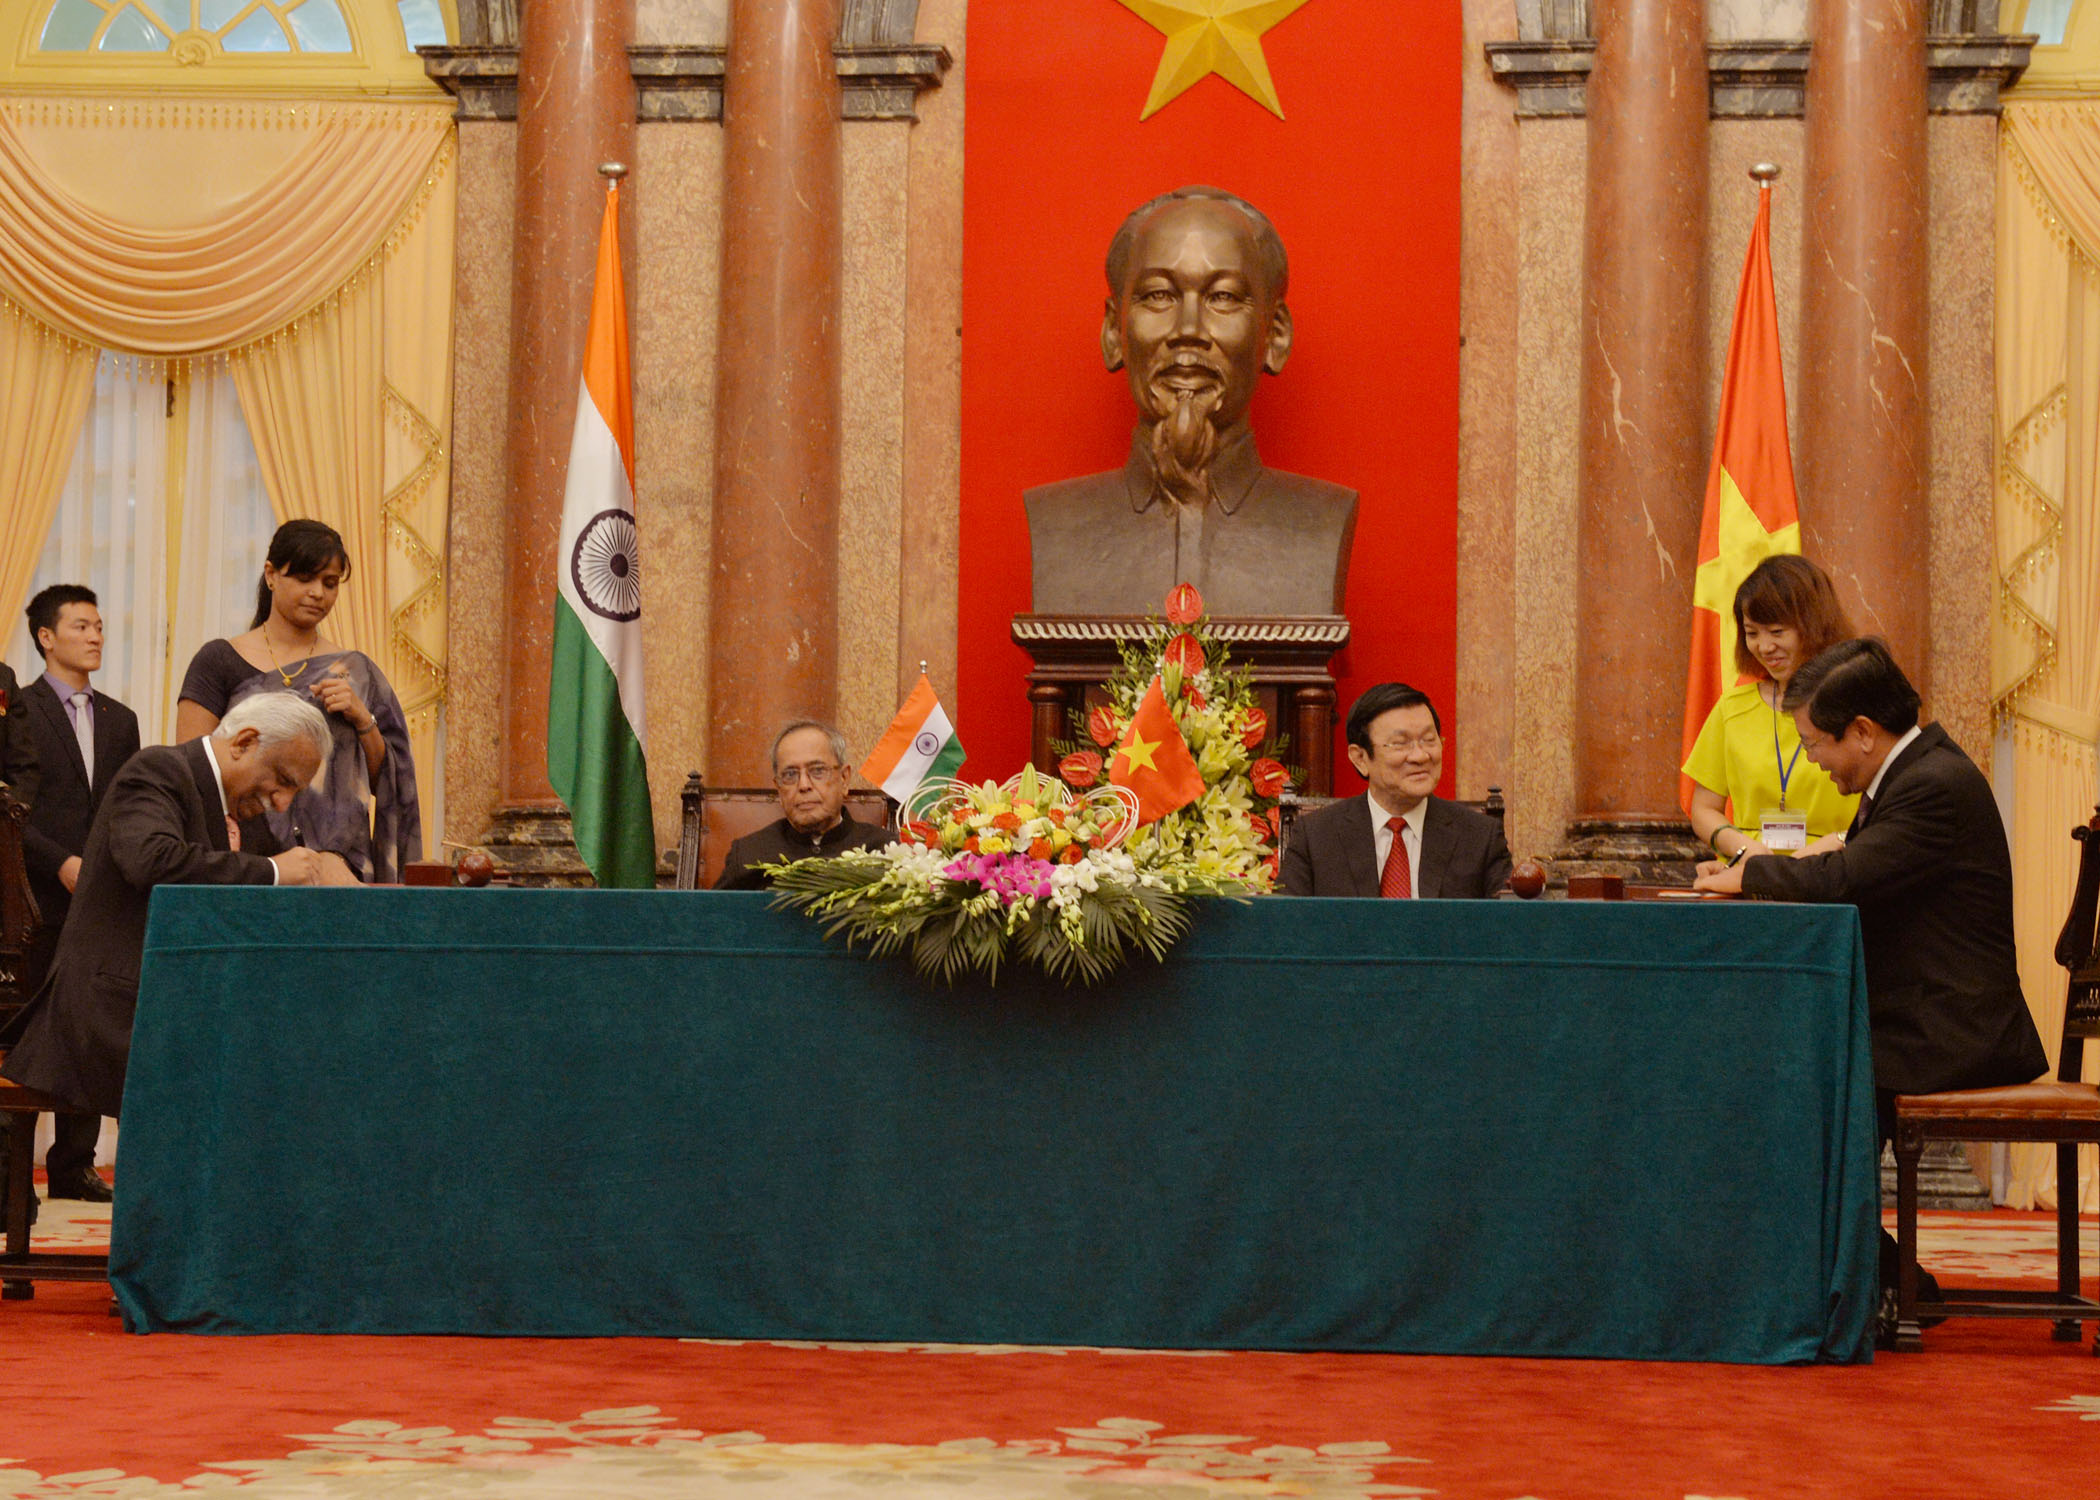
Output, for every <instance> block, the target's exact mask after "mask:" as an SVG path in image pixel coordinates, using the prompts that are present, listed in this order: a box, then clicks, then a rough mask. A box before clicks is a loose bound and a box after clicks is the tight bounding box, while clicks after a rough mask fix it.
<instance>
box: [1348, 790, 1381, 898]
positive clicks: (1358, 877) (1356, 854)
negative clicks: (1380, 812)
mask: <svg viewBox="0 0 2100 1500" xmlns="http://www.w3.org/2000/svg"><path fill="white" fill-rule="evenodd" d="M1350 806H1351V807H1352V808H1353V809H1354V810H1355V813H1356V816H1355V818H1354V819H1353V820H1352V822H1351V824H1350V827H1349V829H1348V834H1349V837H1348V840H1347V843H1346V844H1345V846H1344V847H1345V849H1346V851H1347V854H1348V858H1349V884H1350V886H1351V887H1353V888H1354V890H1355V892H1356V894H1357V895H1359V896H1375V895H1377V894H1378V837H1377V834H1376V833H1375V832H1373V830H1372V827H1371V802H1370V799H1369V798H1368V797H1352V798H1351V799H1350Z"/></svg>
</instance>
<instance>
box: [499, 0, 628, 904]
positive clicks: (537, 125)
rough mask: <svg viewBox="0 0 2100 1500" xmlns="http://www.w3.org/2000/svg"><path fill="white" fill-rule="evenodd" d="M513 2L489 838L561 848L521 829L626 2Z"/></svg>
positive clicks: (536, 809) (541, 774)
mask: <svg viewBox="0 0 2100 1500" xmlns="http://www.w3.org/2000/svg"><path fill="white" fill-rule="evenodd" d="M521 10H522V11H523V15H522V17H521V25H522V27H523V35H522V36H521V37H520V39H519V47H518V148H517V151H518V156H517V163H518V165H517V198H516V210H515V217H514V220H513V223H514V226H515V227H514V229H513V232H512V237H511V300H510V306H511V315H510V326H511V348H510V413H509V420H508V431H507V447H508V453H507V457H508V477H509V483H510V497H509V507H508V511H507V517H506V519H507V525H506V533H507V535H506V543H507V550H508V556H507V562H506V578H507V584H508V586H507V590H506V594H505V600H504V616H505V627H504V695H503V725H504V734H503V777H502V793H501V801H500V804H499V806H498V810H497V814H496V822H497V827H496V829H495V830H494V836H493V837H492V839H491V843H493V844H498V845H508V844H511V843H513V842H517V841H521V840H522V841H523V843H525V844H528V845H530V844H543V843H550V842H551V843H554V844H558V843H560V842H561V841H564V840H566V838H567V826H566V823H561V824H560V825H559V827H558V829H551V830H540V831H539V832H537V833H535V832H534V831H533V830H532V829H531V828H530V827H529V825H531V824H533V823H535V822H536V821H538V822H546V821H549V820H550V818H558V815H559V814H560V812H561V803H560V801H559V800H558V799H557V798H556V797H555V795H554V788H553V787H552V786H551V785H549V783H548V781H547V680H548V672H549V669H550V665H551V653H552V650H553V635H554V587H555V585H554V580H555V568H556V566H557V562H558V559H557V558H556V557H555V555H554V554H555V544H556V541H557V539H558V538H559V535H560V532H561V505H562V489H563V485H564V482H565V480H566V477H567V471H568V463H569V444H570V440H571V438H572V437H573V435H574V430H575V422H576V393H577V386H578V382H579V380H580V379H581V371H582V368H583V340H584V334H585V331H586V329H587V327H588V325H589V321H590V310H591V281H592V275H593V270H594V268H595V265H596V261H597V252H598V224H599V219H600V217H601V216H602V215H603V214H604V212H605V179H604V178H603V177H601V176H600V175H599V173H598V165H599V163H601V162H604V161H620V162H626V163H630V164H631V163H632V162H633V161H634V146H635V94H634V84H633V81H632V79H631V77H630V75H629V72H628V65H627V44H628V42H629V41H630V40H631V39H632V38H633V35H634V0H532V3H530V4H528V5H525V6H522V7H521ZM644 191H646V188H644ZM622 196H623V197H624V196H626V195H625V194H623V195H622ZM630 263H631V257H630ZM631 284H632V282H631V280H630V285H631ZM499 857H500V858H502V859H503V860H504V862H505V863H506V864H515V865H522V864H529V863H531V861H527V860H522V859H514V858H513V857H512V856H511V855H510V854H508V853H507V852H502V851H499ZM570 858H571V859H572V860H573V858H574V855H573V851H572V852H571V854H570Z"/></svg>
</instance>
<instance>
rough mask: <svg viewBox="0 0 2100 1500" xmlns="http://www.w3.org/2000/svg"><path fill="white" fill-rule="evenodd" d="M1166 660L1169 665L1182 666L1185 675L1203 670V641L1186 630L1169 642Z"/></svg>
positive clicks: (1188, 675) (1189, 675) (1192, 674)
mask: <svg viewBox="0 0 2100 1500" xmlns="http://www.w3.org/2000/svg"><path fill="white" fill-rule="evenodd" d="M1164 659H1165V661H1166V663H1167V665H1169V666H1176V667H1179V668H1181V674H1182V676H1184V677H1193V676H1195V675H1196V674H1197V673H1198V672H1200V671H1202V670H1203V662H1204V656H1203V643H1202V642H1201V641H1199V640H1197V639H1196V638H1195V637H1194V636H1192V635H1190V634H1189V633H1188V632H1187V631H1186V630H1184V631H1183V632H1182V633H1181V634H1180V635H1177V636H1175V637H1174V639H1173V640H1171V641H1168V642H1167V649H1166V654H1165V658H1164Z"/></svg>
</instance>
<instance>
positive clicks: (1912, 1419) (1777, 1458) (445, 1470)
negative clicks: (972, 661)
mask: <svg viewBox="0 0 2100 1500" xmlns="http://www.w3.org/2000/svg"><path fill="white" fill-rule="evenodd" d="M58 1207H59V1208H60V1209H61V1210H62V1216H63V1217H67V1218H71V1219H73V1220H75V1223H74V1227H73V1229H72V1230H71V1231H69V1232H68V1234H67V1237H69V1238H71V1237H79V1238H88V1237H90V1236H91V1235H92V1230H93V1221H94V1217H95V1216H94V1214H93V1213H92V1212H90V1211H86V1210H83V1209H81V1208H78V1207H76V1206H73V1205H59V1206H58ZM100 1212H101V1214H102V1215H103V1216H104V1217H105V1218H106V1212H107V1211H106V1210H102V1211H100ZM1927 1228H1928V1231H1929V1238H1928V1240H1927V1245H1926V1260H1927V1263H1928V1264H1929V1265H1932V1266H1933V1267H1935V1268H1936V1269H1938V1270H1940V1271H1942V1272H1943V1273H1953V1274H1954V1275H1957V1276H1959V1277H1960V1278H1961V1279H1963V1280H1966V1281H1975V1280H1980V1279H1985V1278H1988V1279H1992V1280H2001V1281H2002V1280H2012V1279H2021V1280H2025V1279H2030V1277H2031V1275H2032V1273H2033V1271H2034V1269H2035V1262H2034V1260H2033V1257H2034V1254H2035V1249H2036V1247H2035V1245H2034V1244H2033V1243H2032V1242H2034V1241H2036V1240H2037V1239H2039V1240H2041V1241H2043V1242H2044V1243H2046V1239H2047V1235H2048V1232H2049V1223H2048V1220H2047V1218H2046V1216H2043V1215H2033V1214H2005V1213H1999V1214H1972V1215H1930V1216H1928V1226H1927ZM2087 1232H2088V1241H2087V1242H2088V1243H2090V1242H2091V1241H2090V1233H2091V1226H2090V1223H2088V1231H2087ZM39 1238H40V1243H41V1242H42V1237H41V1236H40V1237H39ZM54 1238H55V1237H54ZM1979 1273H1980V1274H1979ZM2087 1276H2088V1288H2089V1290H2090V1289H2091V1288H2092V1284H2093V1283H2092V1267H2090V1266H2088V1267H2087ZM107 1308H108V1297H107V1295H106V1293H104V1292H103V1291H101V1290H100V1289H97V1288H85V1287H68V1286H62V1285H55V1284H47V1285H45V1286H42V1287H40V1288H39V1289H38V1292H37V1296H36V1300H35V1301H34V1302H30V1303H7V1304H4V1305H0V1356H4V1363H0V1459H5V1460H9V1461H10V1462H8V1463H5V1464H0V1496H8V1497H24V1500H43V1497H47V1496H49V1497H55V1496H85V1495H122V1496H125V1497H134V1496H136V1497H160V1496H171V1495H174V1494H177V1493H180V1494H183V1495H194V1494H196V1493H198V1489H199V1487H200V1486H204V1487H209V1488H210V1489H212V1490H215V1491H216V1490H227V1491H238V1492H239V1493H240V1494H241V1495H243V1496H250V1497H255V1500H264V1497H271V1496H280V1495H285V1496H289V1495H298V1496H312V1497H359V1496H381V1495H384V1496H388V1497H397V1496H398V1497H409V1496H426V1495H427V1496H439V1495H456V1494H476V1495H480V1494H487V1495H491V1496H521V1497H523V1496H530V1497H554V1496H576V1497H593V1500H595V1497H618V1496H627V1495H637V1496H639V1495H650V1496H674V1495H695V1496H713V1495H731V1494H735V1495H744V1496H750V1495H754V1494H774V1495H793V1496H832V1495H838V1496H846V1495H866V1494H887V1495H890V1496H900V1497H901V1496H913V1497H916V1496H922V1495H936V1494H938V1495H955V1494H977V1495H988V1496H990V1495H996V1496H1013V1497H1030V1496H1038V1495H1041V1496H1049V1495H1060V1496H1072V1497H1082V1500H1084V1497H1094V1496H1098V1497H1103V1500H1106V1497H1111V1496H1117V1497H1153V1500H1168V1497H1172V1496H1179V1495H1186V1496H1199V1495H1206V1496H1220V1497H1223V1496H1246V1495H1256V1496H1261V1495H1307V1496H1319V1497H1327V1496H1334V1497H1340V1496H1372V1495H1408V1494H1436V1495H1439V1496H1448V1497H1455V1500H1518V1497H1523V1496H1535V1497H1539V1500H1577V1497H1598V1500H1607V1497H1609V1500H1621V1497H1628V1496H1657V1497H1668V1500H1684V1497H1689V1496H1708V1497H1733V1496H1739V1497H1743V1500H1766V1497H1782V1496H1803V1497H1810V1496H1813V1497H1833V1496H1862V1497H1865V1496H1874V1497H1882V1496H1904V1497H1908V1496H1920V1497H1925V1496H1948V1497H1956V1496H1959V1497H1963V1500H1972V1497H1988V1496H2023V1497H2024V1496H2052V1495H2072V1494H2085V1493H2090V1492H2091V1491H2092V1487H2093V1484H2094V1482H2095V1481H2094V1476H2095V1475H2096V1474H2100V1360H2096V1359H2094V1358H2093V1357H2092V1355H2091V1353H2090V1352H2089V1351H2090V1348H2091V1336H2092V1331H2091V1329H2090V1328H2088V1330H2087V1337H2086V1341H2085V1342H2084V1343H2083V1344H2078V1345H2071V1344H2056V1343H2052V1342H2051V1341H2050V1339H2049V1336H2048V1329H2047V1326H2046V1325H2045V1324H2042V1323H2039V1322H2024V1321H2022V1322H2005V1323H1987V1322H1983V1321H1981V1320H1956V1321H1954V1322H1951V1323H1949V1324H1947V1325H1946V1326H1945V1327H1943V1328H1940V1329H1936V1330H1934V1331H1932V1332H1930V1333H1928V1334H1927V1335H1926V1342H1927V1352H1926V1353H1924V1354H1922V1355H1911V1356H1904V1357H1897V1356H1883V1357H1881V1358H1880V1359H1879V1360H1877V1362H1876V1363H1875V1364H1874V1365H1873V1366H1872V1367H1870V1368H1861V1369H1826V1368H1818V1369H1791V1370H1790V1369H1761V1368H1743V1367H1735V1366H1717V1365H1644V1364H1617V1363H1596V1362H1587V1361H1543V1360H1507V1359H1451V1358H1406V1357H1396V1356H1383V1355H1280V1354H1226V1355H1203V1354H1157V1353H1117V1352H1105V1351H1094V1350H1074V1351H1066V1352H1060V1351H1051V1350H995V1349H984V1348H972V1349H939V1348H900V1347H897V1346H885V1347H882V1348H855V1347H848V1346H822V1347H811V1346H782V1345H764V1344H741V1345H738V1344H709V1343H679V1342H672V1341H661V1342H658V1341H649V1340H569V1341H552V1340H477V1339H367V1338H333V1339H331V1338H257V1339H218V1338H189V1337H175V1336H165V1335H164V1336H156V1337H151V1338H136V1337H131V1336H127V1335H125V1334H123V1333H122V1332H121V1331H120V1330H119V1327H118V1325H117V1323H116V1320H115V1319H113V1318H111V1317H109V1316H108V1313H107ZM186 1481H187V1483H186ZM754 1487H755V1488H754Z"/></svg>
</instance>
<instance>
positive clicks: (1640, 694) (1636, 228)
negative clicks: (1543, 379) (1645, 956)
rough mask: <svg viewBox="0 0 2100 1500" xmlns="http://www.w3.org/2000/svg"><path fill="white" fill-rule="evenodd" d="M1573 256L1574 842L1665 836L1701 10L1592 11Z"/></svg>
mask: <svg viewBox="0 0 2100 1500" xmlns="http://www.w3.org/2000/svg"><path fill="white" fill-rule="evenodd" d="M1592 13H1593V15H1594V17H1595V20H1596V25H1597V55H1596V64H1595V66H1594V68H1593V69H1592V71H1591V73H1590V77H1589V85H1588V113H1589V166H1588V176H1587V203H1586V207H1585V219H1584V245H1583V291H1584V308H1583V341H1582V417H1581V453H1582V481H1581V510H1580V527H1581V532H1580V539H1579V543H1578V549H1577V550H1578V558H1579V567H1580V574H1579V579H1578V584H1577V600H1578V610H1579V613H1578V617H1577V618H1576V619H1575V620H1573V621H1571V622H1569V627H1570V628H1571V629H1572V630H1574V632H1575V634H1576V637H1577V652H1576V661H1577V667H1576V670H1577V684H1576V693H1577V709H1576V733H1577V736H1578V744H1577V753H1576V766H1577V775H1576V801H1575V818H1576V823H1575V827H1574V828H1573V829H1571V830H1570V842H1571V845H1573V846H1575V847H1574V848H1573V849H1572V850H1571V852H1574V853H1576V854H1589V855H1591V856H1593V857H1598V858H1605V857H1609V854H1608V851H1606V850H1604V849H1600V848H1590V847H1584V841H1585V838H1590V839H1594V838H1595V836H1596V835H1597V834H1598V832H1599V830H1600V829H1603V828H1606V827H1609V828H1613V829H1624V828H1626V827H1628V826H1633V827H1635V828H1636V829H1638V828H1639V827H1642V826H1646V825H1651V824H1660V825H1668V826H1670V827H1671V828H1672V829H1673V830H1674V825H1675V824H1676V822H1677V821H1678V820H1679V819H1681V817H1682V814H1681V812H1680V811H1679V809H1678V806H1677V761H1678V754H1677V752H1678V744H1679V738H1680V733H1679V726H1680V724H1681V721H1682V719H1683V713H1684V674H1685V662H1686V659H1687V655H1688V653H1689V651H1690V639H1691V599H1692V573H1693V569H1694V567H1695V566H1696V565H1697V560H1698V550H1699V509H1700V504H1701V501H1702V498H1703V496H1704V492H1705V487H1706V468H1707V459H1708V454H1707V451H1706V448H1707V444H1706V430H1707V425H1708V423H1707V418H1706V413H1705V406H1706V329H1707V317H1706V184H1707V85H1706V8H1705V5H1704V4H1703V0H1599V3H1598V4H1597V5H1596V6H1595V7H1594V9H1593V12H1592Z"/></svg>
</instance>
